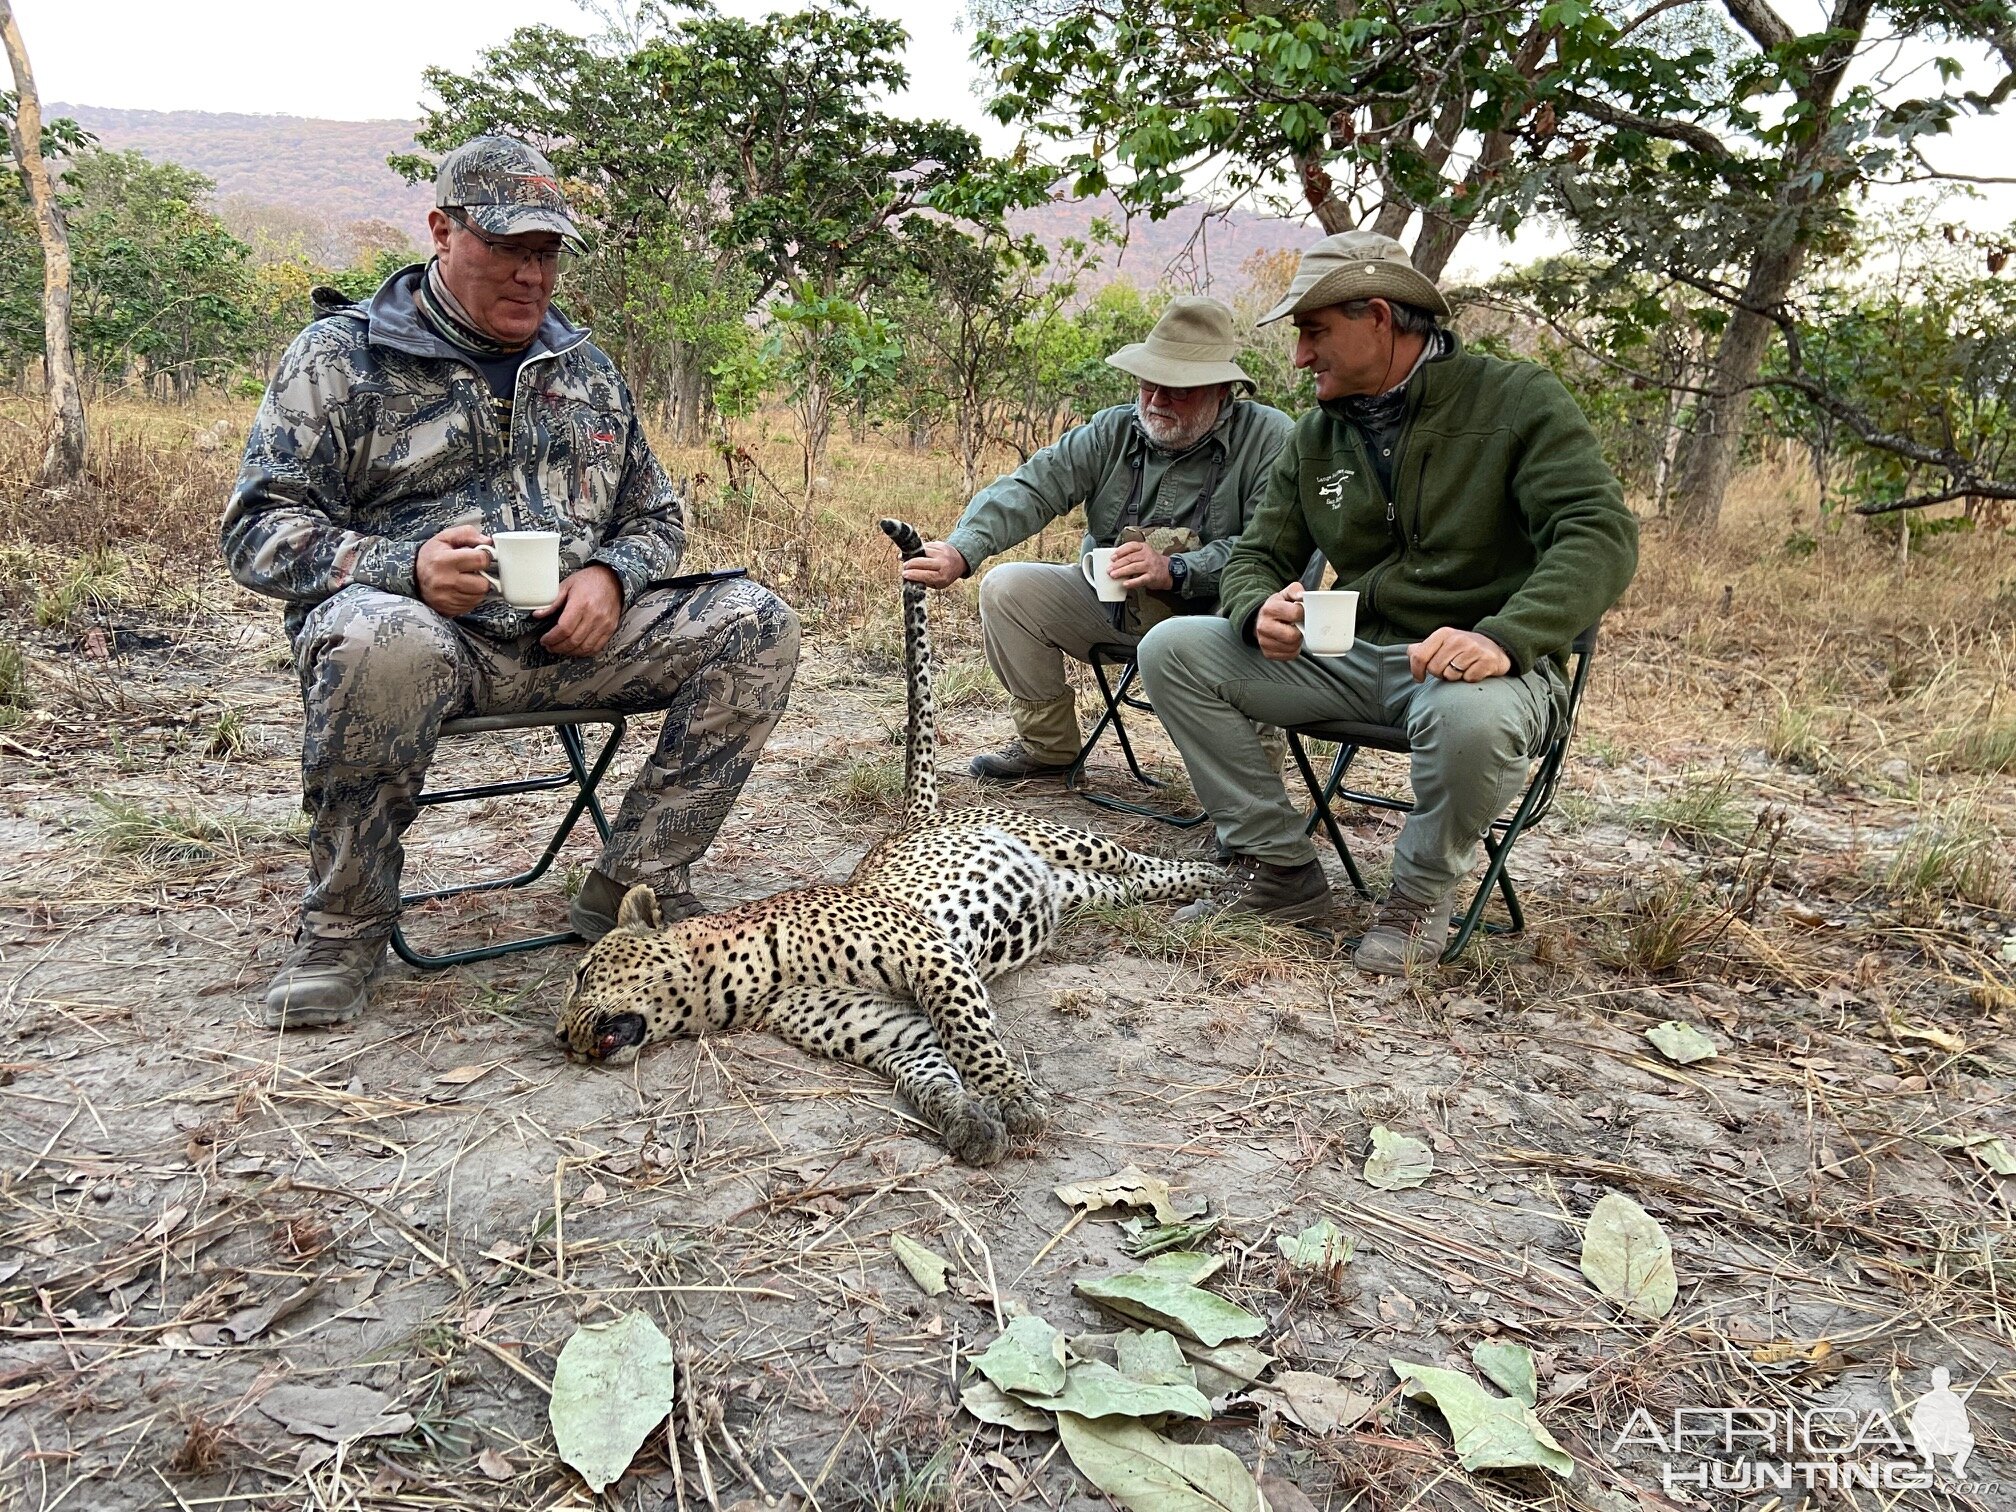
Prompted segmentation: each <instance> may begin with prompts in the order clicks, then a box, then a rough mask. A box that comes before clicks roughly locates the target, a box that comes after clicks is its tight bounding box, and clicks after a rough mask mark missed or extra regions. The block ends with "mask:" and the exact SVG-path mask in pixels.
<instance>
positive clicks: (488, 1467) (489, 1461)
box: [476, 1449, 518, 1481]
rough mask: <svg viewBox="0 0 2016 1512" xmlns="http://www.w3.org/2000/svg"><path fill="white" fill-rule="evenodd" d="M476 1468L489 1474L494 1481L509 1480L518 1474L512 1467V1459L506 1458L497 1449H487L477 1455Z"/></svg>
mask: <svg viewBox="0 0 2016 1512" xmlns="http://www.w3.org/2000/svg"><path fill="white" fill-rule="evenodd" d="M476 1468H477V1469H478V1470H481V1471H482V1472H483V1473H484V1474H485V1475H487V1476H489V1477H490V1479H491V1480H493V1481H508V1480H511V1479H512V1478H514V1477H515V1476H516V1475H517V1474H518V1472H517V1471H516V1470H515V1469H513V1468H512V1465H511V1461H509V1460H508V1459H506V1458H504V1456H503V1455H501V1454H499V1453H498V1452H497V1451H496V1450H495V1449H485V1450H484V1451H483V1452H482V1453H481V1454H479V1455H477V1456H476Z"/></svg>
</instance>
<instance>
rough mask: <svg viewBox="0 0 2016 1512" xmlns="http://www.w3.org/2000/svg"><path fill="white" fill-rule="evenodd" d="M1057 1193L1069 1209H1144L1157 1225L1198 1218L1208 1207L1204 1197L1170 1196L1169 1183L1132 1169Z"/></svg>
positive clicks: (1071, 1184)
mask: <svg viewBox="0 0 2016 1512" xmlns="http://www.w3.org/2000/svg"><path fill="white" fill-rule="evenodd" d="M1056 1192H1057V1200H1058V1201H1059V1202H1061V1203H1063V1204H1064V1205H1065V1206H1066V1207H1078V1208H1084V1209H1085V1210H1086V1211H1087V1212H1089V1213H1096V1212H1098V1211H1099V1209H1101V1208H1109V1207H1143V1208H1147V1209H1149V1210H1150V1211H1151V1212H1153V1213H1154V1214H1155V1221H1156V1222H1157V1223H1181V1222H1182V1221H1183V1220H1185V1219H1186V1218H1196V1217H1198V1216H1200V1215H1201V1214H1202V1213H1203V1211H1204V1209H1205V1207H1206V1205H1207V1204H1206V1202H1205V1200H1204V1198H1202V1197H1185V1198H1180V1199H1179V1198H1175V1197H1172V1196H1170V1194H1169V1183H1168V1182H1166V1181H1164V1180H1162V1178H1161V1177H1159V1176H1150V1175H1149V1174H1148V1173H1147V1172H1145V1171H1143V1170H1142V1169H1141V1168H1140V1167H1139V1166H1131V1165H1130V1166H1126V1167H1124V1168H1122V1169H1121V1170H1118V1171H1115V1172H1114V1173H1113V1174H1112V1175H1111V1176H1100V1177H1095V1178H1094V1179H1092V1180H1090V1181H1073V1182H1067V1183H1066V1184H1065V1185H1063V1186H1060V1187H1058V1188H1057V1189H1056Z"/></svg>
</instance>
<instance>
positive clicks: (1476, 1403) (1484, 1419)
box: [1386, 1360, 1575, 1480]
mask: <svg viewBox="0 0 2016 1512" xmlns="http://www.w3.org/2000/svg"><path fill="white" fill-rule="evenodd" d="M1386 1363H1387V1364H1389V1365H1391V1366H1392V1367H1393V1373H1394V1374H1395V1375H1397V1376H1398V1377H1400V1381H1401V1387H1402V1390H1404V1391H1405V1393H1406V1394H1407V1395H1408V1396H1409V1397H1410V1398H1412V1399H1413V1400H1415V1401H1426V1402H1430V1403H1433V1404H1434V1406H1435V1408H1436V1410H1437V1411H1439V1412H1440V1413H1441V1414H1442V1416H1443V1417H1444V1418H1446V1419H1447V1420H1448V1422H1449V1432H1450V1434H1451V1436H1452V1437H1453V1438H1454V1439H1455V1440H1456V1459H1457V1463H1459V1464H1460V1465H1462V1467H1463V1468H1464V1469H1465V1470H1527V1469H1540V1470H1547V1471H1551V1472H1552V1473H1553V1474H1555V1475H1558V1476H1560V1477H1561V1479H1563V1480H1567V1479H1569V1478H1570V1477H1571V1476H1573V1475H1574V1473H1575V1461H1574V1459H1573V1458H1572V1457H1571V1456H1570V1455H1569V1453H1568V1451H1567V1450H1565V1449H1563V1448H1562V1447H1561V1446H1560V1445H1559V1444H1557V1443H1556V1442H1554V1436H1553V1435H1552V1434H1551V1433H1549V1432H1548V1431H1547V1430H1546V1428H1545V1427H1544V1426H1543V1425H1542V1424H1541V1422H1540V1419H1539V1418H1537V1417H1535V1416H1534V1415H1533V1409H1532V1408H1531V1407H1528V1406H1527V1405H1526V1404H1525V1403H1524V1402H1522V1401H1519V1400H1517V1399H1516V1398H1513V1397H1498V1396H1493V1395H1491V1393H1490V1392H1488V1391H1486V1390H1485V1389H1484V1388H1483V1387H1482V1386H1480V1385H1479V1384H1478V1383H1477V1382H1476V1381H1474V1380H1472V1379H1471V1378H1470V1377H1469V1376H1467V1375H1465V1374H1463V1372H1462V1371H1460V1370H1444V1369H1442V1368H1441V1367H1440V1366H1437V1365H1416V1364H1413V1363H1411V1362H1410V1361H1407V1360H1388V1361H1387V1362H1386Z"/></svg>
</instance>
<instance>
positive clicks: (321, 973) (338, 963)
mask: <svg viewBox="0 0 2016 1512" xmlns="http://www.w3.org/2000/svg"><path fill="white" fill-rule="evenodd" d="M384 965H385V942H384V941H383V940H382V939H370V940H332V939H325V938H323V937H321V936H319V935H303V936H301V937H300V938H299V939H298V940H296V941H295V942H294V948H293V950H292V951H290V952H289V953H288V955H287V959H286V960H285V961H282V962H281V963H280V971H279V974H278V975H277V976H275V977H274V978H273V980H272V982H271V983H270V984H269V985H268V986H267V988H266V1000H265V1002H264V1003H262V1004H261V1005H260V1009H259V1023H260V1025H261V1026H262V1027H264V1028H267V1029H321V1028H328V1027H330V1026H332V1025H335V1024H347V1023H349V1022H350V1020H352V1019H354V1018H355V1017H357V1015H358V1014H360V1013H362V1012H363V1011H364V1001H365V996H366V989H367V988H369V987H370V985H371V982H372V979H373V978H374V977H376V976H377V975H378V973H379V971H380V970H381V969H382V968H383V967H384Z"/></svg>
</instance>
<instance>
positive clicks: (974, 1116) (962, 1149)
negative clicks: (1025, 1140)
mask: <svg viewBox="0 0 2016 1512" xmlns="http://www.w3.org/2000/svg"><path fill="white" fill-rule="evenodd" d="M939 1133H941V1134H942V1135H944V1137H945V1148H946V1149H948V1150H950V1151H951V1152H952V1154H953V1155H954V1156H955V1157H956V1158H957V1159H959V1160H961V1161H964V1162H965V1163H966V1164H967V1165H973V1166H989V1165H993V1164H994V1163H995V1162H996V1161H997V1160H999V1159H1000V1158H1001V1157H1002V1156H1003V1155H1005V1154H1007V1153H1008V1131H1007V1129H1005V1128H1003V1127H1002V1124H1001V1120H1000V1119H999V1118H997V1117H996V1116H995V1115H994V1110H993V1109H992V1108H990V1107H988V1105H987V1104H986V1103H985V1102H983V1101H982V1100H981V1099H979V1098H977V1097H961V1098H960V1100H959V1103H958V1105H957V1106H956V1107H954V1108H953V1109H952V1110H951V1111H950V1112H949V1113H947V1114H946V1116H945V1122H944V1123H943V1125H942V1126H941V1127H940V1129H939Z"/></svg>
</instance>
